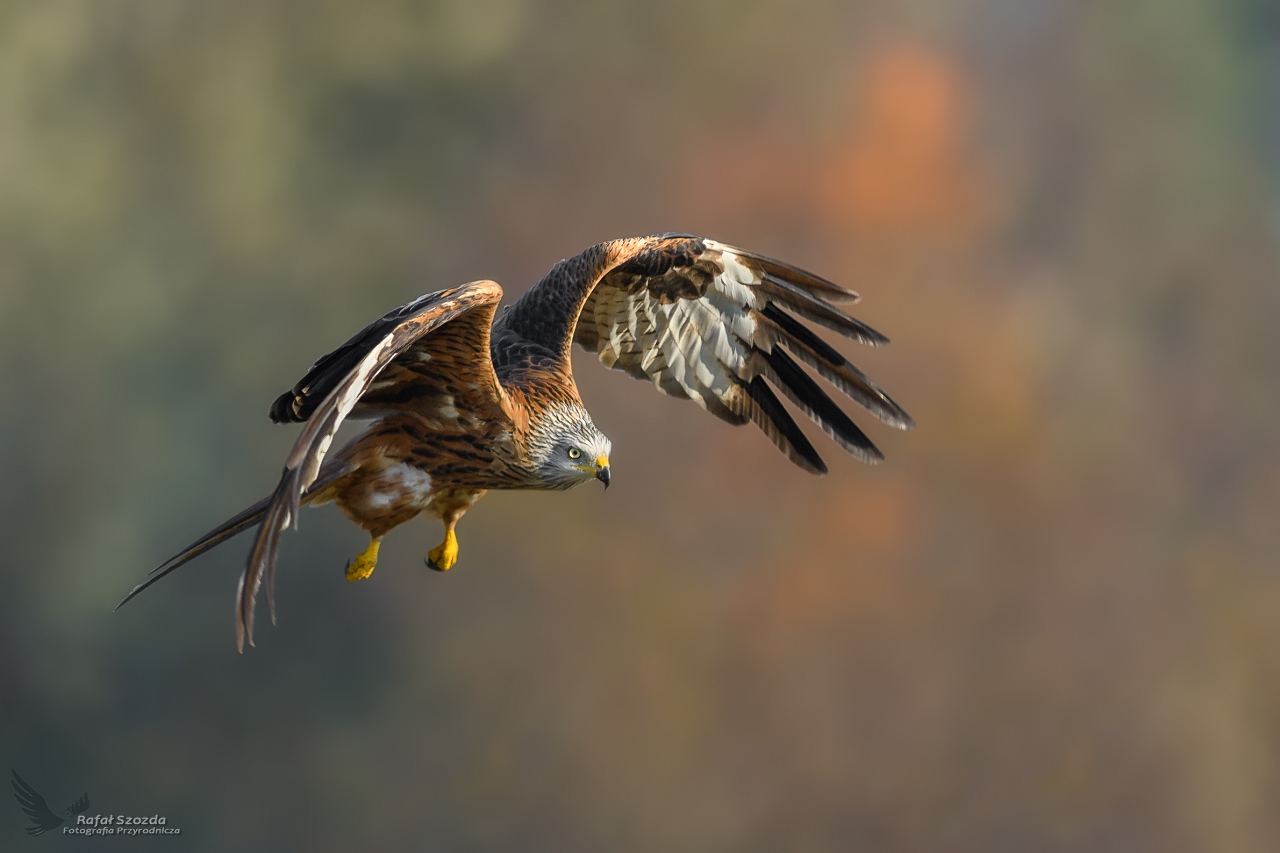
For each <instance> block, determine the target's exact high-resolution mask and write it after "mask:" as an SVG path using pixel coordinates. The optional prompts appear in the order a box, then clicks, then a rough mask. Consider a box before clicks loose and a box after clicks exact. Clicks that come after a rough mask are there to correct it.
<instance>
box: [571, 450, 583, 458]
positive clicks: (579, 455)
mask: <svg viewBox="0 0 1280 853" xmlns="http://www.w3.org/2000/svg"><path fill="white" fill-rule="evenodd" d="M569 458H570V459H581V458H582V451H581V450H579V449H578V448H576V447H570V448H569Z"/></svg>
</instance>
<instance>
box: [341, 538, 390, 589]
mask: <svg viewBox="0 0 1280 853" xmlns="http://www.w3.org/2000/svg"><path fill="white" fill-rule="evenodd" d="M381 544H382V540H381V539H375V540H373V541H372V542H370V543H369V547H368V548H365V549H364V552H363V553H362V554H361V555H360V556H359V557H356V558H355V560H354V561H352V562H350V563H347V580H349V581H362V580H364V579H365V578H367V577H369V575H371V574H373V570H374V569H376V568H377V567H378V546H379V545H381Z"/></svg>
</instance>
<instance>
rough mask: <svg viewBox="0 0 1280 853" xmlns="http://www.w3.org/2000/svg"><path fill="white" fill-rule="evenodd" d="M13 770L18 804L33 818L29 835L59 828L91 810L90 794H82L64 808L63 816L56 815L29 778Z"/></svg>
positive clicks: (28, 830) (28, 829)
mask: <svg viewBox="0 0 1280 853" xmlns="http://www.w3.org/2000/svg"><path fill="white" fill-rule="evenodd" d="M12 772H13V779H12V780H11V782H12V784H13V796H14V797H15V798H16V799H17V800H18V805H19V806H21V807H22V810H23V811H24V812H26V814H27V817H29V818H31V826H28V827H27V828H26V830H27V835H40V834H42V833H45V832H48V831H49V830H51V829H57V828H58V827H60V826H62V824H64V823H66V822H67V821H68V820H70V819H71V818H73V817H75V816H76V815H78V814H82V813H83V812H86V811H88V810H89V795H88V794H81V795H80V799H78V800H76V801H75V802H74V803H72V804H71V805H69V806H67V807H66V808H65V809H63V810H62V814H61V816H59V815H56V814H54V813H53V810H52V809H50V808H49V804H48V803H46V802H45V801H44V797H42V796H41V795H40V792H39V791H37V790H36V789H35V788H33V787H31V786H30V785H28V784H27V780H26V779H23V778H22V777H21V776H19V775H18V771H17V770H14V771H12Z"/></svg>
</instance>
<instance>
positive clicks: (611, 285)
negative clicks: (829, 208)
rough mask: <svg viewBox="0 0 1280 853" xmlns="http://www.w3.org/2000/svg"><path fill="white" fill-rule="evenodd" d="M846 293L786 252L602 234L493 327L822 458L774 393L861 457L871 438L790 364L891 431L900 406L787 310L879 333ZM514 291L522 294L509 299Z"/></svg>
mask: <svg viewBox="0 0 1280 853" xmlns="http://www.w3.org/2000/svg"><path fill="white" fill-rule="evenodd" d="M857 299H858V295H857V294H856V293H854V292H853V291H850V290H846V289H844V288H842V287H839V286H837V285H835V284H832V283H831V282H829V281H827V280H825V279H823V278H819V277H818V276H816V275H813V274H811V273H808V272H805V271H804V270H801V269H798V268H797V267H794V266H791V265H790V264H786V263H783V262H781V261H776V260H773V259H770V258H766V257H764V256H762V255H757V254H754V253H751V252H746V251H743V250H742V249H736V248H734V247H732V246H727V245H725V244H723V243H718V242H716V241H714V240H707V239H703V238H699V237H694V236H690V235H672V234H665V235H660V236H656V237H645V238H640V239H635V240H619V241H616V242H613V243H602V244H600V245H599V246H594V247H592V248H591V249H588V250H587V251H586V252H584V253H583V254H582V255H579V256H578V257H576V258H572V259H570V260H568V261H562V262H561V263H560V264H558V265H557V266H556V268H555V269H553V270H552V272H551V273H550V274H549V275H548V276H547V277H546V278H544V279H543V280H542V281H541V282H539V284H537V285H536V286H535V287H534V288H533V289H531V290H530V291H529V293H527V294H525V296H524V297H522V298H521V300H520V301H519V302H517V303H516V305H514V306H512V309H511V311H509V312H507V314H505V315H503V317H502V318H501V320H500V321H499V328H500V329H501V327H503V326H504V325H507V326H509V327H510V329H511V331H512V332H518V334H519V335H520V336H521V337H523V338H526V339H529V340H533V341H536V342H537V343H540V344H541V345H542V346H545V347H547V348H548V349H551V350H552V351H554V352H557V353H559V355H560V358H561V359H563V360H564V361H565V362H566V363H567V361H568V357H569V349H570V347H571V344H572V343H575V342H576V343H578V344H579V345H581V346H582V347H583V348H585V349H587V350H590V351H592V352H595V353H598V354H599V356H600V360H601V361H602V362H604V364H606V365H608V366H609V367H612V368H614V369H616V370H621V371H623V372H625V373H627V374H628V375H630V376H634V377H636V378H637V379H645V380H648V381H650V382H652V383H653V384H654V386H655V387H657V389H658V390H659V391H661V392H662V393H664V394H667V395H670V396H672V397H678V398H682V399H688V400H693V401H694V402H696V403H697V404H698V405H700V406H702V407H703V408H704V409H706V410H707V411H709V412H711V413H712V414H713V415H715V416H716V417H718V418H720V419H721V420H724V421H727V422H729V423H732V424H743V423H747V422H748V421H754V422H755V423H756V424H757V425H758V426H759V427H760V428H761V429H762V430H763V431H764V433H765V434H766V435H768V436H769V438H770V439H771V440H772V441H773V442H774V443H775V444H776V445H777V446H778V447H779V448H780V449H781V450H782V451H783V452H784V453H786V454H787V456H788V457H789V458H790V459H791V461H792V462H794V463H795V464H797V465H799V466H800V467H801V468H804V469H805V470H807V471H811V472H813V473H815V474H822V473H826V470H827V468H826V465H825V463H824V462H823V461H822V458H821V457H820V456H819V455H818V453H817V451H816V450H815V449H814V447H813V445H812V444H811V443H810V442H809V440H808V438H806V437H805V434H804V432H803V431H801V429H800V427H799V426H798V425H797V424H796V422H795V421H794V420H793V419H792V417H791V415H790V414H789V413H788V412H787V410H786V408H785V407H784V406H783V405H782V403H781V401H779V399H778V397H777V396H776V395H775V394H774V392H773V389H774V388H776V389H778V390H780V391H781V392H782V393H783V395H784V396H785V397H787V399H789V400H790V401H791V402H792V403H793V404H795V405H796V407H797V408H799V409H800V410H801V411H803V412H804V413H805V414H806V415H808V416H809V417H810V418H812V419H813V420H814V422H816V423H817V424H818V425H819V426H820V427H822V429H823V431H824V432H826V433H827V435H829V436H831V438H832V439H834V440H835V441H836V443H837V444H839V445H840V446H841V447H843V448H844V449H846V450H847V451H849V452H850V453H852V454H853V455H854V456H857V457H858V458H860V459H863V460H865V461H867V462H878V461H880V460H881V459H883V458H884V457H883V455H882V454H881V453H880V451H879V449H877V448H876V446H875V445H874V444H873V443H872V442H871V440H870V439H869V438H867V436H866V434H864V433H863V432H862V430H861V429H859V428H858V427H857V425H856V424H854V423H853V421H852V420H850V419H849V417H848V415H846V414H845V413H844V411H843V410H841V408H840V407H839V406H838V405H836V403H835V402H834V401H833V400H832V399H831V398H830V397H829V396H827V394H826V392H825V391H823V389H822V387H821V386H820V385H819V384H818V383H817V382H816V381H815V380H814V378H813V377H812V376H811V375H810V374H809V373H808V372H807V371H806V370H805V369H804V368H803V367H802V366H801V364H804V365H808V367H809V368H811V369H812V370H813V371H814V372H815V373H816V374H817V375H818V376H820V377H822V378H823V379H825V380H827V381H828V382H830V383H831V384H832V385H834V386H835V387H836V388H838V389H840V390H841V391H843V392H844V393H845V394H847V395H848V396H849V397H851V398H852V399H854V400H855V401H857V402H858V403H859V404H861V405H862V406H863V407H865V408H866V409H867V410H868V411H869V412H871V413H872V414H873V415H875V416H876V417H877V418H878V419H880V420H881V421H883V422H885V423H887V424H889V425H891V426H894V427H897V428H899V429H910V428H911V427H912V426H914V423H913V422H912V420H911V418H910V417H909V416H908V415H907V413H906V412H904V411H903V410H902V408H901V407H900V406H899V405H898V404H897V403H895V402H894V401H893V400H892V399H890V398H889V396H888V395H887V394H885V393H884V392H883V391H881V390H880V389H879V388H878V387H876V385H875V384H874V383H872V382H871V380H869V379H868V378H867V377H866V376H865V375H864V374H863V373H862V372H861V371H859V370H858V369H857V368H856V367H854V366H853V365H852V364H850V363H849V361H848V360H847V359H845V357H844V356H843V355H841V354H840V353H839V352H838V351H837V350H836V349H834V348H833V347H832V346H831V345H829V344H828V343H827V342H826V341H824V340H823V339H822V338H821V337H819V336H818V335H817V334H816V333H814V332H813V331H812V330H811V329H810V328H809V327H808V326H806V325H805V324H804V323H803V322H801V320H805V321H808V322H810V323H815V324H817V325H819V326H823V327H825V328H827V329H830V330H832V331H834V332H838V333H839V334H841V335H843V336H844V337H847V338H851V339H853V340H856V341H859V342H861V343H865V344H869V345H871V346H880V345H883V344H886V343H888V342H889V341H888V338H886V337H885V336H884V335H881V334H880V333H879V332H877V331H875V330H874V329H872V328H871V327H869V326H867V325H866V324H864V323H862V322H861V321H859V320H856V319H854V318H853V317H850V316H849V315H848V314H846V313H844V312H843V311H841V310H840V309H839V308H837V307H836V306H835V305H834V304H832V303H835V302H854V301H856V300H857ZM522 303H525V304H524V305H522Z"/></svg>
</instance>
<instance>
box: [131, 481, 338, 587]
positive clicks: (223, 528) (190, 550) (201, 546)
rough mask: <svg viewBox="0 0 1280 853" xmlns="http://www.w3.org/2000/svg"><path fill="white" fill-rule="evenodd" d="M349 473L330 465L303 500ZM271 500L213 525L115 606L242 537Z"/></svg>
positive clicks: (261, 502) (148, 575)
mask: <svg viewBox="0 0 1280 853" xmlns="http://www.w3.org/2000/svg"><path fill="white" fill-rule="evenodd" d="M349 473H351V468H350V467H348V466H345V465H338V464H335V465H333V466H330V467H329V468H328V470H325V471H323V472H321V475H320V477H319V478H318V479H317V480H316V482H315V483H314V484H312V486H311V488H310V489H308V490H307V494H306V495H305V496H304V497H303V502H304V503H305V502H308V501H310V500H311V499H312V497H313V496H314V495H316V494H319V493H320V492H321V491H322V490H323V489H326V488H328V487H329V486H331V485H333V484H334V483H335V482H336V481H338V480H339V479H341V478H342V477H344V476H346V475H347V474H349ZM270 502H271V498H270V497H266V498H263V499H262V500H260V501H258V502H257V503H256V504H254V505H253V506H251V507H249V508H248V509H246V510H243V511H242V512H240V513H238V514H236V515H234V516H232V517H231V518H229V519H227V520H226V521H224V522H222V524H219V525H218V526H217V527H215V528H213V530H210V531H209V532H208V533H206V534H205V535H204V536H201V537H200V538H199V539H197V540H196V541H195V542H193V543H191V544H190V545H188V546H187V547H186V548H183V549H182V550H181V551H179V552H178V553H177V554H175V555H174V556H172V557H170V558H169V559H167V560H165V561H164V562H163V563H161V564H160V565H158V566H156V567H155V568H154V569H152V570H151V571H149V572H147V576H146V578H145V579H143V581H142V583H140V584H138V585H137V586H135V587H134V588H133V589H132V590H130V591H129V594H128V595H126V596H125V597H124V598H123V599H122V600H121V601H120V603H119V604H117V605H116V606H115V609H116V610H119V609H120V608H121V607H124V606H125V605H126V604H128V603H129V602H130V601H132V600H133V599H134V598H135V597H136V596H137V595H138V594H139V593H141V592H142V591H143V590H145V589H146V588H147V587H149V586H151V585H152V584H154V583H156V582H157V581H159V580H160V579H161V578H163V577H164V576H165V575H167V574H169V573H170V572H173V571H174V570H176V569H180V568H182V567H183V566H185V565H186V564H187V563H189V562H191V561H192V560H194V559H195V558H196V557H199V556H200V555H201V554H204V553H205V552H207V551H211V550H213V549H214V548H216V547H218V546H219V545H221V544H222V543H223V542H226V541H228V540H230V539H234V538H235V537H236V536H239V535H240V534H241V533H244V532H245V531H246V530H248V529H249V528H251V527H253V526H254V525H256V524H258V523H259V522H261V521H262V516H263V515H264V514H265V513H266V510H267V506H268V504H270Z"/></svg>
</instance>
